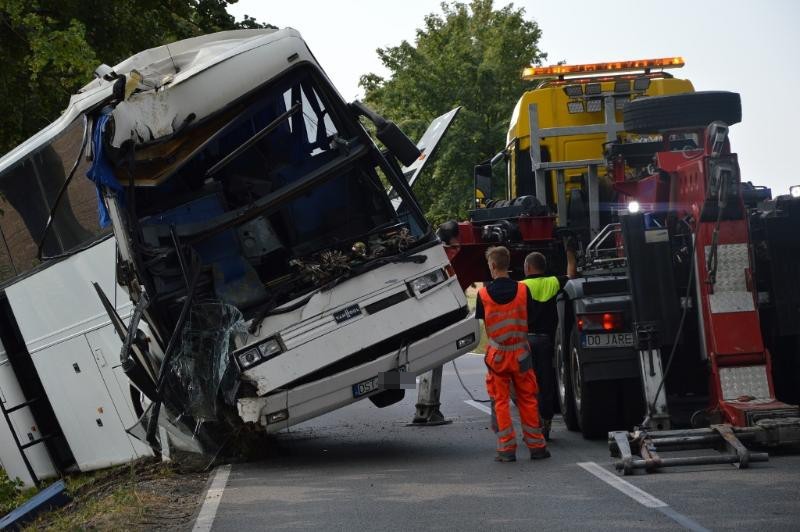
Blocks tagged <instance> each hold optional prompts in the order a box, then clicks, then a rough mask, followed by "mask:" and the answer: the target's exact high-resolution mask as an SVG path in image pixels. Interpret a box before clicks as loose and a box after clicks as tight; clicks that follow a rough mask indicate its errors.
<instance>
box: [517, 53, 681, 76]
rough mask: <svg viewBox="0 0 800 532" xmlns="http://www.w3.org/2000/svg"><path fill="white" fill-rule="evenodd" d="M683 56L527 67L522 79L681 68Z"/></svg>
mask: <svg viewBox="0 0 800 532" xmlns="http://www.w3.org/2000/svg"><path fill="white" fill-rule="evenodd" d="M684 64H685V63H684V61H683V58H682V57H662V58H658V59H636V60H634V61H616V62H611V63H589V64H585V65H552V66H546V67H527V68H525V69H524V70H523V71H522V79H524V80H533V79H541V78H552V77H562V78H563V77H564V76H568V75H573V74H606V73H609V72H626V71H631V70H645V71H648V70H650V69H651V68H680V67H682V66H683V65H684Z"/></svg>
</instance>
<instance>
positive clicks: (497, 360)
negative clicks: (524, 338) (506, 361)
mask: <svg viewBox="0 0 800 532" xmlns="http://www.w3.org/2000/svg"><path fill="white" fill-rule="evenodd" d="M502 361H503V355H501V354H499V353H498V354H496V355H495V356H494V363H495V364H499V363H500V362H502Z"/></svg>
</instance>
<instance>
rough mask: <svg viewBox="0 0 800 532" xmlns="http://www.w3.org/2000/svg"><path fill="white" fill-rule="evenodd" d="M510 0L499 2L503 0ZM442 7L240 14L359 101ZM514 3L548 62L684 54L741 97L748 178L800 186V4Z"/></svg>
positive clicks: (311, 5)
mask: <svg viewBox="0 0 800 532" xmlns="http://www.w3.org/2000/svg"><path fill="white" fill-rule="evenodd" d="M506 3H507V2H499V1H497V0H495V6H496V7H501V6H504V5H506ZM439 4H440V2H439V1H438V0H405V1H404V2H388V1H385V0H373V1H366V0H362V1H358V0H333V1H331V0H304V1H294V2H276V1H265V0H239V2H238V3H237V4H234V5H232V6H231V7H230V8H229V11H230V12H231V13H232V14H233V15H234V16H235V17H237V19H241V18H242V17H243V15H244V14H247V15H250V16H251V17H254V18H256V19H257V20H259V21H261V22H269V23H271V24H273V25H276V26H278V27H284V26H291V27H293V28H295V29H297V30H298V31H300V33H301V34H302V35H303V38H304V39H305V40H306V42H307V43H308V45H309V47H310V48H311V51H312V52H313V53H314V55H315V56H316V58H317V59H318V60H319V62H320V64H321V65H322V67H323V68H324V69H325V71H326V72H327V74H328V76H329V77H330V78H331V79H332V80H333V83H334V84H335V85H336V87H337V88H338V89H339V92H340V93H341V94H342V95H343V96H344V97H345V98H346V99H348V100H352V99H355V98H357V97H359V96H361V94H362V91H361V90H360V88H359V87H358V79H359V77H360V76H361V75H362V74H365V73H368V72H375V73H378V74H381V75H384V76H385V75H386V74H387V72H386V70H385V69H383V68H382V65H381V64H380V61H379V60H378V56H377V54H376V53H375V50H376V49H377V48H379V47H386V46H395V45H397V44H399V43H400V42H401V41H402V40H408V41H410V42H412V43H413V41H414V38H415V35H416V33H415V32H416V29H417V28H419V27H421V26H422V23H423V18H424V17H425V15H426V14H428V13H440V12H441V9H440V7H439ZM514 5H515V6H517V7H522V8H524V9H525V12H526V15H527V17H528V18H529V19H532V20H535V21H536V22H537V23H538V24H539V27H540V28H541V30H542V38H541V40H540V41H539V47H540V49H541V50H543V51H544V52H546V53H547V54H548V60H547V61H546V62H545V64H555V63H556V62H558V61H561V60H566V61H567V62H568V63H595V62H605V61H617V60H625V59H643V58H651V57H653V58H655V57H670V56H676V55H680V56H682V57H683V58H684V60H685V61H686V66H685V67H684V68H683V69H681V70H677V71H672V73H673V74H675V75H676V77H684V78H687V79H690V80H691V81H692V83H693V84H694V87H695V90H727V91H734V92H738V93H739V94H741V98H742V123H740V124H737V125H735V126H732V127H731V134H730V138H731V145H732V148H733V150H734V151H735V152H737V153H738V154H739V165H740V168H741V175H742V180H743V181H752V182H753V183H755V184H757V185H766V186H769V187H771V188H772V189H773V190H772V193H773V195H777V194H785V193H787V191H788V188H789V186H791V185H797V184H800V170H799V169H798V166H800V165H798V161H795V159H794V155H796V153H795V152H796V151H797V152H800V142H799V140H800V97H798V91H800V31H799V30H798V28H800V2H798V1H796V0H760V1H759V0H670V1H669V2H663V1H654V0H638V1H635V2H633V1H631V0H627V1H623V0H605V1H604V2H598V1H596V0H570V1H569V2H562V1H558V0H549V1H547V2H545V1H538V0H522V1H517V2H514ZM508 112H509V118H510V115H511V109H510V108H509V110H508ZM445 141H446V139H445ZM498 148H499V147H498ZM797 154H798V155H800V153H797ZM487 155H490V154H487ZM798 160H800V157H799V158H798Z"/></svg>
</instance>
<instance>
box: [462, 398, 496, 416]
mask: <svg viewBox="0 0 800 532" xmlns="http://www.w3.org/2000/svg"><path fill="white" fill-rule="evenodd" d="M464 402H465V403H467V404H468V405H469V406H474V407H475V408H477V409H478V410H480V411H481V412H485V413H487V414H489V415H490V416H491V415H492V409H491V408H489V407H488V406H486V405H483V404H481V403H479V402H477V401H473V400H472V399H467V400H466V401H464Z"/></svg>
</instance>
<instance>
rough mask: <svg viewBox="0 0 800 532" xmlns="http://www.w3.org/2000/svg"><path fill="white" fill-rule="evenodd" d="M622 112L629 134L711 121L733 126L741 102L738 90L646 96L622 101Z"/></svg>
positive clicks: (702, 126) (739, 120) (705, 124)
mask: <svg viewBox="0 0 800 532" xmlns="http://www.w3.org/2000/svg"><path fill="white" fill-rule="evenodd" d="M622 115H623V119H624V122H625V131H628V132H630V133H656V132H659V131H663V130H665V129H681V128H693V127H699V128H704V127H706V126H707V125H708V124H710V123H711V122H714V121H715V120H721V121H722V122H725V123H726V124H728V125H733V124H737V123H739V122H741V121H742V102H741V99H740V98H739V94H738V93H736V92H725V91H703V92H689V93H686V94H670V95H667V96H649V97H644V98H638V99H636V100H631V101H630V102H628V103H627V104H625V108H624V109H623V111H622Z"/></svg>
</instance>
